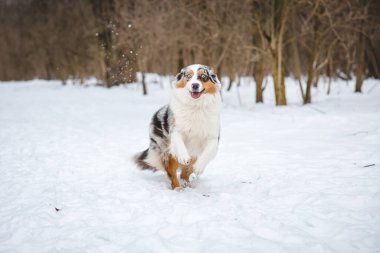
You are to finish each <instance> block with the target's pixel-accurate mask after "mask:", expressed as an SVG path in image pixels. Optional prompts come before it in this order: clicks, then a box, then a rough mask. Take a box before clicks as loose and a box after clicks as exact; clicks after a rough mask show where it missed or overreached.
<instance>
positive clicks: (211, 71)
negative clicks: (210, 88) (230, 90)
mask: <svg viewBox="0 0 380 253" xmlns="http://www.w3.org/2000/svg"><path fill="white" fill-rule="evenodd" d="M210 79H211V82H213V83H214V84H215V85H216V86H218V88H219V89H220V88H221V87H222V84H221V83H220V81H219V78H218V76H217V75H216V74H215V73H214V70H213V69H210Z"/></svg>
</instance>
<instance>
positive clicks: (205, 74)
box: [176, 64, 221, 99]
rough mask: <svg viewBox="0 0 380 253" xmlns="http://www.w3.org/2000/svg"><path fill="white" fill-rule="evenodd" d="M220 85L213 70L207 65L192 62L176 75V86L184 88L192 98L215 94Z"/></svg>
mask: <svg viewBox="0 0 380 253" xmlns="http://www.w3.org/2000/svg"><path fill="white" fill-rule="evenodd" d="M220 87H221V84H220V81H219V79H218V77H217V76H216V74H215V73H214V72H213V70H212V69H211V68H209V67H207V66H204V65H200V64H194V65H190V66H187V67H185V68H183V69H182V70H181V72H180V73H178V74H177V76H176V88H177V89H186V90H187V91H188V95H189V96H191V98H193V99H198V98H200V97H201V96H207V95H215V94H216V93H217V92H219V90H220Z"/></svg>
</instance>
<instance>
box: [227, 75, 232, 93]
mask: <svg viewBox="0 0 380 253" xmlns="http://www.w3.org/2000/svg"><path fill="white" fill-rule="evenodd" d="M231 88H232V78H231V76H228V86H227V91H230V90H231Z"/></svg>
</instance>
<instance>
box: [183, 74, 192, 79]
mask: <svg viewBox="0 0 380 253" xmlns="http://www.w3.org/2000/svg"><path fill="white" fill-rule="evenodd" d="M184 76H185V77H186V78H187V79H191V77H192V76H191V75H190V74H188V73H185V74H184Z"/></svg>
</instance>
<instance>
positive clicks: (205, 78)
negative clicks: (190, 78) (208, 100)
mask: <svg viewBox="0 0 380 253" xmlns="http://www.w3.org/2000/svg"><path fill="white" fill-rule="evenodd" d="M201 80H202V81H203V82H207V81H208V76H207V75H205V74H202V75H201Z"/></svg>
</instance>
